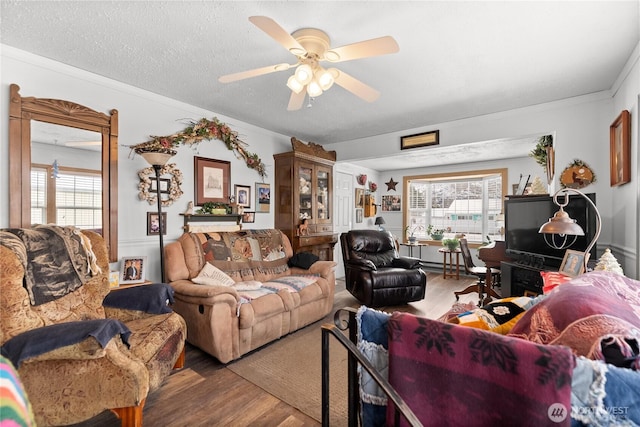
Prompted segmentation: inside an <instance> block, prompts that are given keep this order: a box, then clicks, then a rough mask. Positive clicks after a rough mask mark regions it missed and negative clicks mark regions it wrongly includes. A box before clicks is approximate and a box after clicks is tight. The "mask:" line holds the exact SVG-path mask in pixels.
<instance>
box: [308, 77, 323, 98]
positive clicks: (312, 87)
mask: <svg viewBox="0 0 640 427" xmlns="http://www.w3.org/2000/svg"><path fill="white" fill-rule="evenodd" d="M307 93H308V94H309V96H310V97H312V98H316V97H318V96H320V95H322V88H321V87H320V84H319V83H318V81H317V80H316V79H313V80H311V82H310V83H309V84H308V85H307Z"/></svg>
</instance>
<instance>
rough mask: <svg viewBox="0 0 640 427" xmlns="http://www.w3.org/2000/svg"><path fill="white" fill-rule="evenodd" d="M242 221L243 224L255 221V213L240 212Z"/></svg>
mask: <svg viewBox="0 0 640 427" xmlns="http://www.w3.org/2000/svg"><path fill="white" fill-rule="evenodd" d="M242 222H243V223H245V224H251V223H252V222H256V213H255V212H248V211H244V213H243V214H242Z"/></svg>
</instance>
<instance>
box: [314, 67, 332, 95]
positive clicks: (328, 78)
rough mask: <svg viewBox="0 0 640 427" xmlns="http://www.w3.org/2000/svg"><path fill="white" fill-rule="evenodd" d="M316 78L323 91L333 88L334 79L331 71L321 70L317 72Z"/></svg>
mask: <svg viewBox="0 0 640 427" xmlns="http://www.w3.org/2000/svg"><path fill="white" fill-rule="evenodd" d="M315 78H316V80H317V81H318V84H319V85H320V88H322V90H329V88H331V86H333V82H334V77H333V74H331V72H330V71H329V70H325V69H324V68H320V69H319V70H318V71H317V72H316V74H315Z"/></svg>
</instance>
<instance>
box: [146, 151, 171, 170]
mask: <svg viewBox="0 0 640 427" xmlns="http://www.w3.org/2000/svg"><path fill="white" fill-rule="evenodd" d="M175 154H176V153H175V152H174V153H173V154H171V153H160V152H158V151H145V152H143V153H140V155H141V156H142V158H143V159H145V160H146V161H147V162H148V163H149V164H150V165H151V166H156V165H160V166H164V165H165V164H167V162H168V161H169V159H170V158H171V157H173V156H175Z"/></svg>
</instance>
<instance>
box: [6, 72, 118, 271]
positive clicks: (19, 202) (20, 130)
mask: <svg viewBox="0 0 640 427" xmlns="http://www.w3.org/2000/svg"><path fill="white" fill-rule="evenodd" d="M19 91H20V87H19V86H18V85H16V84H12V85H11V86H10V91H9V94H10V95H9V96H10V97H9V226H10V227H22V228H29V227H31V120H37V121H40V122H45V123H52V124H56V125H61V126H69V127H74V128H78V129H85V130H89V131H93V132H98V133H100V134H101V135H102V161H101V165H102V233H103V237H104V240H105V242H106V243H107V247H108V251H109V261H110V262H116V261H117V260H118V110H111V111H110V115H107V114H104V113H99V112H97V111H94V110H92V109H90V108H87V107H85V106H84V105H80V104H76V103H74V102H70V101H64V100H60V99H47V98H34V97H22V96H21V95H20V93H19Z"/></svg>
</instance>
